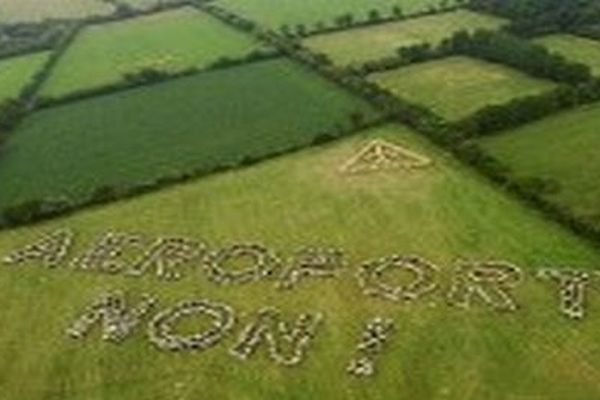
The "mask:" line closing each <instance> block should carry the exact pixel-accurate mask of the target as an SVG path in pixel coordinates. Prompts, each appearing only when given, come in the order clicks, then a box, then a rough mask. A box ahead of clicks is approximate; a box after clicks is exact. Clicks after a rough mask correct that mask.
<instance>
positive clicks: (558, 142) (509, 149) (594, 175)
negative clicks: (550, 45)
mask: <svg viewBox="0 0 600 400" xmlns="http://www.w3.org/2000/svg"><path fill="white" fill-rule="evenodd" d="M598 126H600V104H595V105H592V106H586V107H582V108H580V109H577V110H574V111H569V112H566V113H563V114H559V115H556V116H553V117H550V118H546V119H544V120H542V121H539V122H536V123H532V124H529V125H526V126H524V127H522V128H519V129H516V130H513V131H510V132H507V133H504V134H499V135H494V136H492V137H489V138H486V139H484V140H482V141H481V143H482V145H483V147H484V149H485V150H486V151H487V152H489V153H490V154H491V155H492V156H494V157H496V158H497V159H498V160H500V162H502V163H503V164H506V165H507V166H509V167H510V168H511V170H512V171H513V172H514V173H515V174H516V175H517V176H519V177H522V178H541V179H544V180H547V181H549V182H552V186H556V188H555V189H556V190H555V191H553V192H551V193H548V194H546V197H547V198H548V199H549V200H551V201H553V202H556V203H558V204H560V205H563V206H566V207H567V208H569V209H571V210H572V212H573V213H574V214H575V215H577V216H579V217H580V218H584V219H586V220H588V221H589V222H591V223H592V224H595V225H596V226H600V187H599V186H598V182H600V157H599V156H598V149H600V134H599V133H600V132H599V131H598Z"/></svg>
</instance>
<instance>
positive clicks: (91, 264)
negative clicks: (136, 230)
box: [71, 231, 144, 274]
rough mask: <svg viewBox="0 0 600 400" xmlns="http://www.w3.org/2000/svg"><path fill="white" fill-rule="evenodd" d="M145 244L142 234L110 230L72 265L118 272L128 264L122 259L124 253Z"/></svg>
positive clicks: (80, 267) (83, 268)
mask: <svg viewBox="0 0 600 400" xmlns="http://www.w3.org/2000/svg"><path fill="white" fill-rule="evenodd" d="M143 245H144V241H143V238H142V236H141V235H138V234H133V233H123V232H113V231H108V232H106V233H105V234H104V235H102V236H101V238H100V240H99V241H98V242H97V243H96V244H95V245H94V246H92V247H91V248H90V249H89V250H88V251H86V252H85V253H84V254H83V255H81V256H80V257H77V258H75V259H74V260H73V261H72V262H71V267H72V268H73V269H77V270H94V271H100V272H106V273H110V274H117V273H120V272H122V271H123V270H124V269H125V267H126V266H127V262H126V261H124V260H121V257H122V256H123V253H125V252H126V251H128V250H131V249H141V248H142V246H143Z"/></svg>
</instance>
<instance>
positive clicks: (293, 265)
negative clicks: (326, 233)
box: [278, 247, 347, 289]
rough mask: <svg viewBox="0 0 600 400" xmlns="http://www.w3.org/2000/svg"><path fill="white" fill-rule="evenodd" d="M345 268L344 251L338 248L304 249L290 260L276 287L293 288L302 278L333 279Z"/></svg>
mask: <svg viewBox="0 0 600 400" xmlns="http://www.w3.org/2000/svg"><path fill="white" fill-rule="evenodd" d="M346 266H347V263H346V260H345V253H344V250H342V249H340V248H334V247H331V248H321V247H319V248H315V247H304V248H301V249H299V250H298V251H297V252H296V253H295V255H294V257H293V258H292V259H291V260H290V263H289V266H288V267H287V268H286V269H285V270H284V271H283V272H282V273H281V275H280V276H279V278H278V280H279V282H278V287H279V288H281V289H292V288H294V287H295V286H296V285H297V284H298V283H299V282H300V280H301V279H303V278H308V277H311V278H335V277H336V276H337V273H338V271H339V270H340V269H343V268H344V267H346Z"/></svg>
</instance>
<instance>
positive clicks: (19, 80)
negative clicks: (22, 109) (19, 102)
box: [0, 52, 49, 101]
mask: <svg viewBox="0 0 600 400" xmlns="http://www.w3.org/2000/svg"><path fill="white" fill-rule="evenodd" d="M48 55H49V53H48V52H41V53H34V54H28V55H25V56H19V57H12V58H6V59H3V60H0V101H2V100H5V99H7V98H16V97H18V96H19V94H20V92H21V90H22V89H23V87H24V86H26V85H27V84H28V83H29V81H30V79H31V78H32V77H33V75H34V74H35V73H36V72H37V71H39V69H40V68H41V67H42V66H43V64H44V62H46V60H47V59H48Z"/></svg>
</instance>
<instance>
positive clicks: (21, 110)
mask: <svg viewBox="0 0 600 400" xmlns="http://www.w3.org/2000/svg"><path fill="white" fill-rule="evenodd" d="M26 113H27V111H26V107H25V105H24V104H23V103H22V102H21V101H19V100H15V99H8V100H4V101H3V102H2V103H0V130H3V131H9V130H12V129H14V128H15V127H16V126H17V124H18V123H19V122H21V119H22V118H23V117H24V116H25V114H26Z"/></svg>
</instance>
